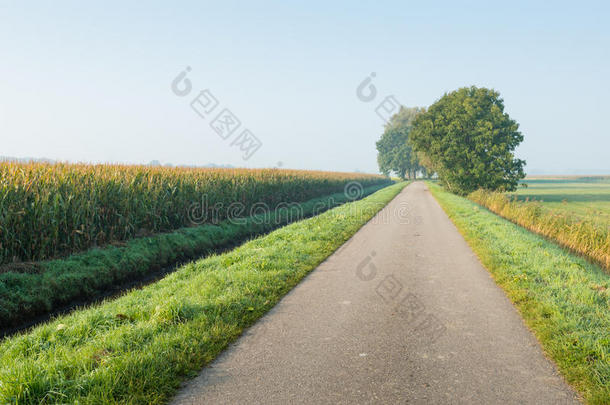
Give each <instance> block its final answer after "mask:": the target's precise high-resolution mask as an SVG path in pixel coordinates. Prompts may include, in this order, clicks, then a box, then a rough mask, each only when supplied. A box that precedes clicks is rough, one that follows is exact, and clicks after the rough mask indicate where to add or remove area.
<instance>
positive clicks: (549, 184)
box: [515, 177, 610, 228]
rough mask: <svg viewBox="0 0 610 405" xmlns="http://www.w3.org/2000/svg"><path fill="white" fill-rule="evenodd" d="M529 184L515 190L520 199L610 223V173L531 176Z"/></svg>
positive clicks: (581, 217)
mask: <svg viewBox="0 0 610 405" xmlns="http://www.w3.org/2000/svg"><path fill="white" fill-rule="evenodd" d="M523 183H524V184H527V188H520V189H519V191H517V192H516V193H515V194H516V196H517V197H518V198H519V200H520V201H525V200H537V201H541V200H542V201H543V203H542V206H543V207H545V208H548V209H550V210H553V211H554V212H557V213H561V214H564V215H571V216H575V217H578V219H580V220H593V221H595V222H597V223H598V224H600V225H603V226H605V227H606V228H608V227H610V177H571V178H570V177H566V178H528V179H526V180H525V181H524V182H523Z"/></svg>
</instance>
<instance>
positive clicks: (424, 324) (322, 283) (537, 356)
mask: <svg viewBox="0 0 610 405" xmlns="http://www.w3.org/2000/svg"><path fill="white" fill-rule="evenodd" d="M174 403H176V404H221V403H222V404H246V403H248V404H251V403H260V404H263V403H264V404H286V403H311V404H331V403H332V404H335V403H337V404H360V403H380V404H382V403H421V404H428V403H432V404H446V403H457V404H568V403H569V404H572V403H578V399H577V397H576V395H575V394H574V392H573V391H572V390H571V388H569V387H568V386H567V385H566V383H565V382H564V381H563V379H562V378H561V377H560V376H559V374H558V372H557V370H556V368H555V366H554V365H553V364H552V363H551V362H550V361H549V360H547V359H546V358H545V356H544V354H543V353H542V350H541V348H540V345H539V344H538V342H537V341H536V339H535V338H534V336H533V335H532V334H531V332H530V331H529V330H528V329H527V328H526V327H525V325H524V323H523V321H522V319H521V317H520V316H519V314H518V312H517V311H516V309H515V308H514V307H513V305H512V304H511V303H510V301H509V300H508V299H507V298H506V296H505V295H504V293H503V292H502V290H500V288H498V287H497V286H496V284H495V283H494V281H493V279H492V278H491V277H490V275H489V273H488V272H487V270H486V269H485V268H483V267H482V265H481V264H480V262H479V261H478V259H477V257H476V256H475V255H474V253H473V252H472V250H471V249H470V248H469V247H468V245H467V244H466V242H465V241H464V240H463V238H462V237H461V235H460V234H459V233H458V231H457V230H456V228H455V227H454V226H453V224H452V223H451V221H450V220H449V218H448V217H447V215H446V214H445V213H444V212H443V210H442V209H441V208H440V206H439V205H438V203H437V202H436V201H435V200H434V198H433V197H432V195H431V194H430V193H429V191H428V190H427V187H426V185H425V184H424V183H421V182H415V183H413V184H411V185H409V186H408V187H407V188H406V189H405V190H403V192H402V193H401V194H399V195H398V196H397V197H396V198H395V199H394V200H393V201H392V202H391V203H390V204H389V205H388V206H387V207H385V208H384V209H383V210H382V211H381V212H380V213H379V214H378V215H377V216H376V217H375V218H374V219H373V220H371V221H370V222H369V223H368V224H367V225H365V226H364V227H363V228H362V229H361V230H360V231H359V232H357V233H356V234H355V235H354V237H353V238H352V239H351V240H350V241H348V243H347V244H346V245H344V246H343V247H342V248H341V249H340V250H338V251H337V252H335V254H333V255H332V256H331V257H329V258H328V259H327V260H326V261H325V262H324V263H322V264H321V265H320V266H318V268H317V269H316V270H314V271H313V272H312V273H311V274H310V275H309V276H308V277H307V278H305V279H304V280H303V282H301V283H300V284H299V285H298V286H297V287H296V288H294V289H293V290H292V291H291V292H290V293H289V294H288V295H287V296H286V297H284V299H283V300H282V301H281V302H280V303H279V304H278V305H277V306H276V307H275V308H273V310H271V311H270V312H269V313H268V314H267V315H266V316H264V317H263V318H261V319H260V320H259V322H258V323H256V324H255V325H254V326H253V327H252V328H250V329H249V330H248V331H247V332H246V333H245V334H244V335H243V336H242V337H241V338H240V339H239V340H238V341H237V342H235V343H234V344H233V345H231V346H230V347H229V348H228V349H227V350H226V351H225V352H224V353H223V354H221V355H220V356H219V357H218V358H217V359H216V361H214V362H213V363H212V364H211V365H210V366H208V367H206V368H205V369H204V370H202V372H201V374H200V376H198V377H197V378H195V379H194V380H192V381H190V382H189V383H188V384H187V385H186V386H185V387H184V388H183V389H182V390H181V391H180V392H179V393H178V395H177V396H176V398H175V399H174Z"/></svg>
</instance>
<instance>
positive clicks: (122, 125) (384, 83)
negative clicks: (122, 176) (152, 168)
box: [0, 1, 610, 174]
mask: <svg viewBox="0 0 610 405" xmlns="http://www.w3.org/2000/svg"><path fill="white" fill-rule="evenodd" d="M457 3H458V2H434V1H430V2H423V1H417V2H409V1H370V2H368V1H363V2H354V1H335V2H328V1H307V2H296V1H257V2H248V1H244V2H233V1H214V2H205V1H192V2H190V1H175V2H161V1H158V2H157V1H149V2H126V1H104V2H82V1H44V2H43V1H40V2H18V1H11V2H6V1H0V51H1V53H0V74H1V79H0V155H1V156H13V157H36V158H42V157H45V158H50V159H54V160H62V161H72V162H117V163H118V162H120V163H148V162H150V161H152V160H158V161H160V162H162V163H172V164H174V165H206V164H210V163H214V164H223V165H226V164H229V165H233V166H238V167H284V168H295V169H315V170H331V171H363V172H371V173H375V172H377V171H378V168H377V163H376V150H375V141H376V140H377V139H379V137H380V135H381V133H382V132H383V124H384V121H383V119H382V117H380V116H379V115H378V114H377V112H376V110H377V111H379V110H378V109H377V107H378V106H379V105H380V104H382V103H383V102H384V101H386V102H387V100H396V101H397V102H399V103H400V104H402V105H405V106H407V107H413V106H429V105H430V104H432V103H434V102H435V101H436V100H438V99H439V98H440V97H441V96H442V95H443V94H444V93H445V92H449V91H452V90H455V89H457V88H460V87H464V86H471V85H476V86H484V87H490V88H494V89H496V90H497V91H499V92H500V94H501V95H502V97H503V99H504V103H505V111H506V112H507V113H508V114H509V115H510V116H511V118H513V119H515V120H516V121H517V122H518V123H519V124H520V130H521V131H522V133H523V135H524V137H525V140H524V142H523V143H522V144H521V145H520V146H519V148H518V149H517V151H516V154H517V156H518V157H519V158H522V159H525V160H526V161H527V167H526V171H527V172H528V173H530V174H574V173H578V174H585V173H587V174H608V173H610V159H609V158H610V136H609V135H610V134H609V130H608V125H607V122H608V119H607V117H608V111H610V97H608V94H609V92H610V78H609V77H608V74H609V73H610V24H608V21H609V20H610V5H609V4H608V3H607V2H606V4H604V2H602V1H599V2H587V1H581V2H574V1H570V2H554V3H553V4H552V5H551V3H549V2H533V1H527V2H521V1H511V2H501V3H500V2H489V1H485V2H483V1H480V2H475V1H466V2H459V3H460V4H457ZM187 67H188V68H189V71H188V72H187V73H186V76H185V78H186V79H187V80H188V82H189V83H190V87H189V86H188V85H187V84H186V82H185V81H184V80H178V81H177V82H176V83H177V85H175V86H172V83H173V82H174V80H175V79H176V78H177V76H178V75H180V74H181V72H186V69H187ZM372 76H374V77H372ZM367 78H370V82H367V83H366V84H367V85H366V86H364V87H363V88H365V89H368V90H367V91H368V92H367V95H371V96H372V94H371V93H370V91H369V90H370V87H369V85H370V86H373V87H374V89H375V91H376V94H374V95H375V97H368V98H367V97H362V91H361V92H360V93H358V92H357V88H358V87H359V85H360V84H361V83H362V82H363V81H364V80H365V79H367ZM176 80H177V79H176ZM189 88H190V92H189V91H187V90H188V89H189ZM202 91H204V93H203V95H202V93H201V92H202ZM185 93H186V94H185ZM179 94H180V95H179ZM358 94H360V95H361V97H358ZM209 96H211V97H209ZM390 96H393V98H391V97H390ZM202 97H205V98H202ZM369 98H372V100H369ZM195 101H197V102H196V103H195V104H193V105H192V103H193V102H195ZM383 105H385V106H387V104H383ZM193 106H195V107H196V109H198V112H196V111H195V109H194V108H193ZM225 109H226V110H225ZM208 110H209V111H208ZM226 111H230V113H231V114H232V117H234V118H233V119H236V120H238V121H239V122H240V125H239V127H237V126H236V125H233V126H223V125H222V122H223V120H225V118H226V116H227V112H226ZM382 115H383V114H382ZM217 116H220V118H219V119H218V120H216V117H217ZM225 122H228V121H225ZM233 122H236V121H233ZM212 126H215V127H216V128H217V129H218V132H217V131H216V130H214V129H213V128H212ZM245 130H248V131H249V132H245V133H244V131H245ZM225 138H226V139H225ZM246 141H247V142H246Z"/></svg>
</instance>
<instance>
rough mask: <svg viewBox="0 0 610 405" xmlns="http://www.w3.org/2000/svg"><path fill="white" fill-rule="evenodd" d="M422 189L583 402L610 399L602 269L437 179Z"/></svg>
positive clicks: (608, 305)
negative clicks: (431, 196)
mask: <svg viewBox="0 0 610 405" xmlns="http://www.w3.org/2000/svg"><path fill="white" fill-rule="evenodd" d="M429 187H430V190H431V191H432V193H433V194H434V196H435V197H436V199H437V200H438V202H439V203H440V204H441V206H442V207H443V209H444V210H445V212H446V213H447V214H448V215H449V217H450V218H451V219H452V221H453V222H454V224H455V225H456V226H457V228H458V229H459V231H460V232H461V233H462V235H463V236H464V238H465V239H466V241H467V242H468V243H469V244H470V246H471V247H472V249H473V250H474V251H475V252H476V254H477V255H478V257H479V259H480V260H481V262H482V263H483V265H485V267H486V268H487V269H488V270H489V271H490V273H491V274H492V276H493V277H494V279H495V280H496V282H497V283H498V285H500V286H501V287H502V288H503V289H504V291H505V292H506V294H507V295H508V297H509V298H510V299H511V300H512V302H513V303H514V304H515V306H516V307H517V308H518V309H519V311H520V312H521V314H522V316H523V318H524V320H525V322H526V323H527V325H528V326H529V327H530V329H531V330H532V331H533V332H534V333H535V335H536V336H537V338H538V340H539V341H540V343H541V344H542V347H543V349H544V351H545V353H546V354H547V355H548V356H549V357H550V358H551V359H553V360H554V361H555V363H556V364H557V366H558V367H559V369H560V370H561V372H562V374H563V375H564V376H565V378H566V379H567V381H568V382H569V383H570V384H572V385H573V386H574V387H575V388H576V389H577V390H578V391H579V392H580V393H581V394H582V395H583V397H584V398H585V399H586V400H587V402H588V403H590V404H608V403H609V402H610V401H609V399H610V276H609V275H608V274H607V273H605V272H604V271H603V269H602V268H600V267H599V266H596V265H595V264H592V263H590V262H588V261H586V260H584V259H583V258H581V257H578V256H575V255H573V254H570V253H569V252H568V251H566V250H565V249H563V248H561V247H559V246H557V245H556V244H554V243H552V242H549V241H547V240H545V239H544V238H542V237H541V236H538V235H536V234H534V233H531V232H529V231H528V230H526V229H524V228H522V227H520V226H518V225H515V224H513V223H512V222H509V221H507V220H505V219H503V218H501V217H499V216H497V215H495V214H493V213H491V212H489V211H487V210H486V209H484V208H481V207H480V206H478V205H477V204H475V203H473V202H472V201H469V200H468V199H466V198H462V197H458V196H456V195H453V194H450V193H448V192H446V191H444V190H443V189H441V188H440V187H439V186H437V185H432V184H430V185H429Z"/></svg>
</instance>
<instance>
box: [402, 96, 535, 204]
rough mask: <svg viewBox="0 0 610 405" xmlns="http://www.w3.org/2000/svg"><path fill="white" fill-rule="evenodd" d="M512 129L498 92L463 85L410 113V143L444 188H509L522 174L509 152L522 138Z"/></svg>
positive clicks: (463, 191) (465, 190)
mask: <svg viewBox="0 0 610 405" xmlns="http://www.w3.org/2000/svg"><path fill="white" fill-rule="evenodd" d="M518 129H519V124H517V122H516V121H514V120H513V119H511V118H510V117H509V116H508V114H506V113H505V112H504V101H503V100H502V99H501V98H500V93H498V92H497V91H495V90H490V89H486V88H477V87H474V86H472V87H464V88H461V89H458V90H456V91H453V92H451V93H448V94H447V93H446V94H445V95H444V96H443V97H442V98H441V99H439V100H438V101H437V102H435V103H434V104H433V105H432V106H430V108H429V109H428V111H427V112H425V113H423V114H419V115H418V116H417V117H416V118H415V121H414V122H413V128H412V130H411V133H410V143H411V144H412V145H413V148H414V149H415V150H416V151H417V152H418V153H419V154H421V156H422V158H423V159H422V160H423V161H425V164H426V166H427V167H428V169H431V170H433V171H435V172H436V173H438V175H439V178H440V180H441V182H442V183H443V184H444V185H445V186H446V187H447V188H448V189H449V190H450V191H453V192H455V193H457V194H462V195H464V194H468V193H470V192H472V191H475V190H477V189H479V188H484V189H489V190H501V191H513V190H515V189H516V188H517V185H518V183H519V180H520V179H522V178H524V177H525V173H524V171H523V167H524V165H525V161H524V160H520V159H516V158H515V156H514V154H513V151H514V150H515V148H516V147H517V146H518V145H519V144H520V143H521V141H523V135H522V134H521V133H520V132H519V131H518Z"/></svg>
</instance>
